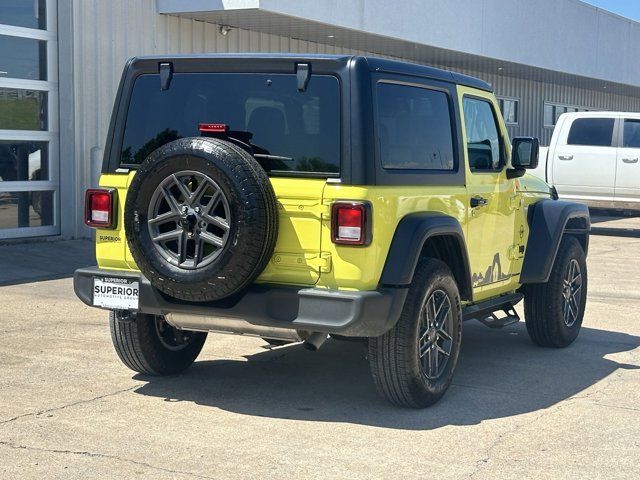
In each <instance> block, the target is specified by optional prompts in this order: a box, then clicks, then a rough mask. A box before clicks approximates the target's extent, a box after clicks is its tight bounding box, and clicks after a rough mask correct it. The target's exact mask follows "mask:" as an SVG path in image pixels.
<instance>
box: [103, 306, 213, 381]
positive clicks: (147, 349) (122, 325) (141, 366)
mask: <svg viewBox="0 0 640 480" xmlns="http://www.w3.org/2000/svg"><path fill="white" fill-rule="evenodd" d="M109 325H110V327H111V340H112V341H113V346H114V347H115V349H116V353H117V354H118V357H120V360H121V361H122V363H124V364H125V365H126V366H127V367H129V368H130V369H131V370H133V371H135V372H139V373H145V374H147V375H157V376H162V375H171V374H174V373H179V372H182V371H183V370H186V369H187V368H188V367H189V366H191V364H192V363H193V362H194V361H195V359H196V358H197V357H198V354H199V353H200V351H201V350H202V347H203V346H204V342H205V340H206V339H207V334H206V333H202V332H191V331H186V330H178V329H175V328H173V327H171V326H170V325H169V324H168V323H167V322H165V321H164V319H163V318H162V317H161V316H156V315H148V314H143V313H138V314H132V317H129V318H127V319H123V318H122V317H120V315H118V314H116V313H115V312H110V313H109Z"/></svg>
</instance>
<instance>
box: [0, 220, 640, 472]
mask: <svg viewBox="0 0 640 480" xmlns="http://www.w3.org/2000/svg"><path fill="white" fill-rule="evenodd" d="M596 226H597V227H598V228H601V229H604V230H601V231H600V232H598V233H602V234H603V235H594V236H592V240H591V252H590V256H589V270H590V271H589V273H590V278H589V300H588V306H587V312H586V317H585V322H584V327H583V330H582V332H581V335H580V337H579V339H578V341H577V342H576V343H575V344H574V345H572V346H571V347H569V348H567V349H564V350H547V349H541V348H537V347H535V346H533V345H532V344H531V343H530V341H529V339H528V337H527V334H526V330H525V326H524V323H523V322H521V323H520V324H517V325H513V326H510V327H507V328H505V329H502V330H496V331H494V330H489V329H487V328H486V327H484V326H482V325H480V324H477V323H475V322H471V323H467V324H465V325H464V333H463V338H464V340H463V350H462V355H461V360H460V363H459V366H458V370H457V373H456V376H455V379H454V385H453V386H452V388H451V389H450V390H449V392H448V393H447V395H446V396H445V397H444V399H443V400H442V401H441V402H440V403H439V404H438V405H436V406H435V407H432V408H430V409H427V410H422V411H412V410H403V409H397V408H395V407H392V406H389V405H387V404H386V403H385V401H384V400H382V399H381V398H380V397H379V396H378V395H377V394H376V392H375V390H374V386H373V383H372V381H371V379H370V376H369V371H368V365H367V362H366V359H365V352H364V349H363V348H362V346H361V345H359V344H356V343H349V342H339V341H329V342H327V344H325V346H324V347H323V348H322V349H321V350H320V351H318V352H316V353H312V352H308V351H306V350H304V349H303V348H302V347H301V346H299V345H294V346H288V347H281V348H277V349H274V350H267V349H266V348H265V344H264V342H262V341H261V340H259V339H253V338H246V337H234V336H224V335H210V336H209V340H208V341H207V345H206V346H205V349H204V351H203V353H202V355H201V356H200V358H199V361H198V362H196V364H195V365H194V366H193V367H192V368H191V369H190V370H189V371H187V372H186V373H185V374H183V375H179V376H175V377H169V378H163V379H153V378H149V377H144V376H140V375H135V374H133V372H131V371H129V370H127V369H126V368H125V367H124V366H122V365H121V364H120V362H119V360H118V359H117V357H116V355H115V352H114V351H113V348H112V346H111V340H110V336H109V329H108V325H107V319H106V315H105V313H104V312H100V311H97V310H94V309H90V308H87V307H85V306H84V305H83V304H81V303H80V302H79V301H78V300H77V299H76V298H75V296H74V294H73V290H72V281H71V279H70V278H68V277H67V278H58V279H55V280H44V279H45V278H50V277H64V275H65V272H64V271H63V270H60V271H58V270H55V269H54V270H55V271H54V270H52V269H53V267H52V266H48V265H60V264H61V260H60V258H63V261H64V262H66V263H65V264H66V265H72V264H73V263H74V262H76V263H81V262H82V261H84V259H85V258H87V257H90V244H89V243H88V242H70V243H68V244H57V245H56V244H51V245H44V246H43V245H41V246H40V247H37V245H38V244H35V245H36V247H34V246H24V245H11V246H0V277H1V276H2V275H3V273H2V272H4V275H5V284H7V285H6V286H3V287H0V328H1V330H2V336H1V337H0V338H2V342H1V343H0V458H1V459H2V460H1V461H0V478H7V479H10V478H11V479H13V478H22V479H30V478H38V479H40V478H56V479H76V478H77V479H80V478H82V479H85V478H102V479H108V478H114V479H115V478H118V479H122V478H137V477H139V478H154V479H169V478H176V479H190V478H197V479H202V478H204V479H221V478H225V479H226V478H232V479H236V478H237V479H247V478H323V479H324V478H340V479H343V478H441V479H446V478H479V479H482V478H485V479H501V478H535V479H544V478H550V479H564V478H598V479H605V478H625V479H627V478H629V479H631V478H639V477H640V467H639V466H638V463H639V460H640V316H639V315H638V311H640V292H639V291H638V288H637V283H638V282H637V280H638V278H639V274H638V271H639V270H640V256H639V255H638V250H639V247H640V218H633V219H629V218H624V219H621V220H614V221H612V220H611V219H606V218H605V219H604V220H599V221H598V222H597V224H596ZM611 228H621V229H622V230H624V232H626V233H625V234H624V235H622V236H620V235H612V234H611V232H608V231H607V230H608V229H611ZM634 232H635V234H634ZM613 233H614V234H615V231H614V232H613ZM65 245H66V247H65ZM56 249H58V250H60V251H61V253H60V255H59V256H56V255H53V259H52V254H51V251H55V250H56ZM69 249H71V250H72V251H74V252H76V253H75V254H73V255H72V257H73V258H66V257H65V255H66V256H67V257H68V256H69V255H70V254H69V253H68V252H69ZM34 251H35V252H38V253H37V255H40V258H39V259H38V258H36V261H34V260H33V255H32V252H34ZM64 251H66V252H67V253H66V254H65V253H64ZM83 255H84V257H83ZM29 259H31V260H29ZM56 259H57V260H56ZM65 259H66V260H65ZM29 261H31V264H29ZM10 267H11V268H10ZM47 272H49V273H47ZM47 275H49V277H47ZM9 277H10V278H9ZM0 280H1V278H0ZM34 280H36V281H34Z"/></svg>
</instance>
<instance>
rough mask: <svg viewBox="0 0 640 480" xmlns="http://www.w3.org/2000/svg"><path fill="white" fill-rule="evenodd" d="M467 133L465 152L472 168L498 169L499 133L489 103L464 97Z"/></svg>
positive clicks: (500, 164)
mask: <svg viewBox="0 0 640 480" xmlns="http://www.w3.org/2000/svg"><path fill="white" fill-rule="evenodd" d="M462 108H463V110H464V123H465V129H466V133H467V153H468V155H469V167H470V168H471V169H472V170H498V169H500V168H501V167H502V155H501V153H500V152H501V148H500V135H499V134H498V127H497V125H496V119H495V116H494V114H493V108H492V107H491V104H490V103H489V102H487V101H485V100H479V99H477V98H468V97H466V98H465V99H464V100H463V102H462Z"/></svg>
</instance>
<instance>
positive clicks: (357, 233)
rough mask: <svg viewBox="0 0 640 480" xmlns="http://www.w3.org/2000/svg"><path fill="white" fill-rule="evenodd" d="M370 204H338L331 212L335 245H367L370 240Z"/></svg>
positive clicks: (335, 204)
mask: <svg viewBox="0 0 640 480" xmlns="http://www.w3.org/2000/svg"><path fill="white" fill-rule="evenodd" d="M367 207H368V204H366V203H362V202H336V203H334V204H333V207H332V212H331V220H332V221H331V237H332V240H333V243H337V244H342V245H366V244H368V243H369V241H370V238H368V237H369V233H370V230H369V229H368V218H367V217H368V214H367V212H368V210H369V209H368V208H367Z"/></svg>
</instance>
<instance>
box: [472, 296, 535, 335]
mask: <svg viewBox="0 0 640 480" xmlns="http://www.w3.org/2000/svg"><path fill="white" fill-rule="evenodd" d="M523 298H524V295H523V294H522V293H511V294H508V295H502V296H500V297H497V298H492V299H490V300H486V301H484V302H479V303H474V304H473V305H469V306H467V307H464V308H463V309H462V320H463V321H465V322H466V321H469V320H478V321H480V322H482V323H483V324H485V325H487V326H488V327H491V328H500V327H504V326H506V325H510V324H512V323H516V322H518V321H520V317H519V316H518V314H517V313H516V311H515V310H514V308H513V307H514V306H515V305H517V304H518V302H520V301H521V300H522V299H523ZM499 311H501V312H504V314H505V316H504V317H498V316H497V315H495V312H499Z"/></svg>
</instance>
